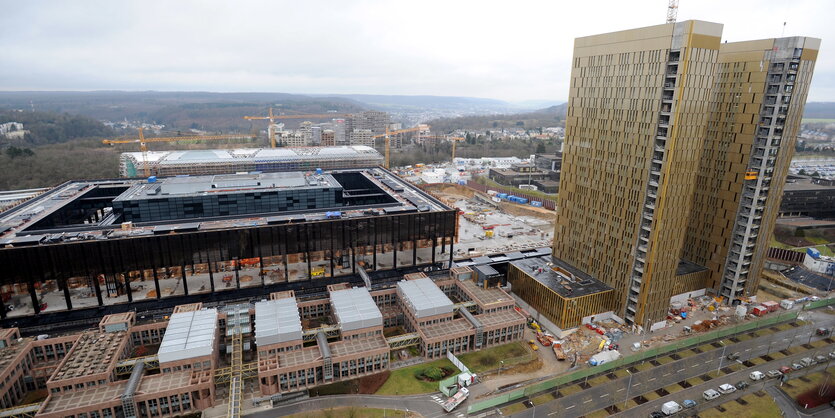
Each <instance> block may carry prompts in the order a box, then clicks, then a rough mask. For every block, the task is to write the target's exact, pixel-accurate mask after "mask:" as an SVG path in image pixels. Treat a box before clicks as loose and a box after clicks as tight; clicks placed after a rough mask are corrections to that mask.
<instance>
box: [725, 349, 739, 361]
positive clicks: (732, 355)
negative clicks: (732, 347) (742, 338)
mask: <svg viewBox="0 0 835 418" xmlns="http://www.w3.org/2000/svg"><path fill="white" fill-rule="evenodd" d="M727 357H728V360H736V359H738V358H739V351H737V352H734V353H731V354H728V355H727Z"/></svg>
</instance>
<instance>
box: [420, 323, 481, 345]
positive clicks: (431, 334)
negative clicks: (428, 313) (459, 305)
mask: <svg viewBox="0 0 835 418" xmlns="http://www.w3.org/2000/svg"><path fill="white" fill-rule="evenodd" d="M471 330H473V325H472V324H470V321H467V320H466V319H464V318H458V319H453V320H452V321H445V322H439V323H437V324H432V325H425V326H422V327H421V328H420V331H421V332H422V333H423V335H424V336H426V338H427V339H430V340H432V339H436V338H441V337H445V336H447V335H452V334H459V333H462V332H469V331H471Z"/></svg>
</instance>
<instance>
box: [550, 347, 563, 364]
mask: <svg viewBox="0 0 835 418" xmlns="http://www.w3.org/2000/svg"><path fill="white" fill-rule="evenodd" d="M552 348H553V350H554V355H555V356H557V360H559V361H565V350H563V349H562V344H560V343H554V345H553V346H552Z"/></svg>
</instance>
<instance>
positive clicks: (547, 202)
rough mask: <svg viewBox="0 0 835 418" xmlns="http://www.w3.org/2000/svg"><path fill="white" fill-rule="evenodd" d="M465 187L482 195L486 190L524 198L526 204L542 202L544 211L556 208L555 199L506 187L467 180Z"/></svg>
mask: <svg viewBox="0 0 835 418" xmlns="http://www.w3.org/2000/svg"><path fill="white" fill-rule="evenodd" d="M467 187H469V188H471V189H475V190H478V191H480V192H482V193H487V191H488V190H495V191H496V192H499V193H507V194H512V195H514V196H519V197H524V198H525V199H528V202H532V201H534V200H535V201H537V202H542V207H544V208H545V209H551V210H554V208H556V206H557V203H556V198H551V197H543V196H537V195H532V194H528V193H520V192H519V191H518V190H516V189H512V188H508V187H502V186H485V185H483V184H481V183H478V182H475V181H472V180H467Z"/></svg>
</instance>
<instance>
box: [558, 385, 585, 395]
mask: <svg viewBox="0 0 835 418" xmlns="http://www.w3.org/2000/svg"><path fill="white" fill-rule="evenodd" d="M582 390H583V388H581V387H580V385H571V386H567V387H564V388H562V389H560V393H562V396H568V395H573V394H575V393H577V392H580V391H582Z"/></svg>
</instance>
